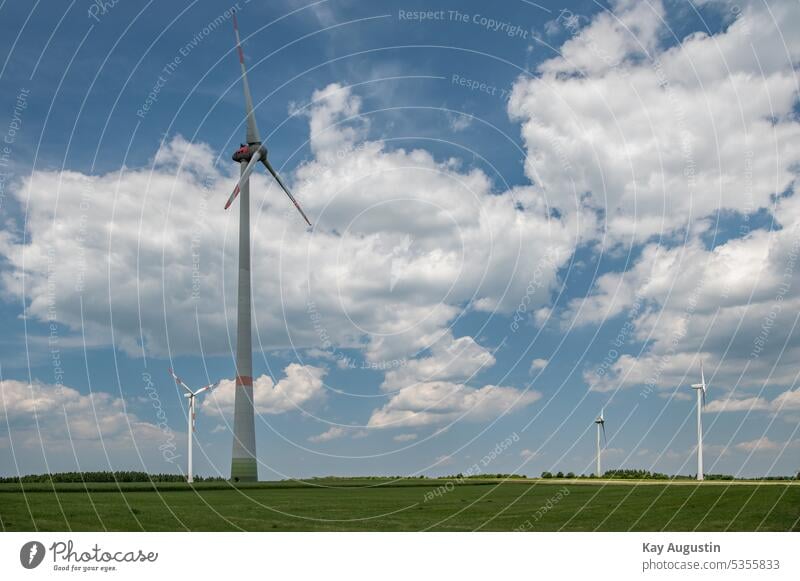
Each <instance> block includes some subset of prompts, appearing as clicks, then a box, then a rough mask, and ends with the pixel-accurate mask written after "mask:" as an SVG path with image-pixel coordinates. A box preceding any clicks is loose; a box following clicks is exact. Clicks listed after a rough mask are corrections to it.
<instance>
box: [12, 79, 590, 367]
mask: <svg viewBox="0 0 800 581" xmlns="http://www.w3.org/2000/svg"><path fill="white" fill-rule="evenodd" d="M360 107H361V100H360V98H359V97H358V96H357V95H356V94H354V93H353V91H352V90H351V89H349V88H346V87H343V86H341V85H336V84H334V85H330V86H328V87H325V88H324V89H321V90H319V91H316V92H315V93H314V95H313V99H312V101H311V102H310V103H309V105H308V106H307V107H305V108H298V111H302V114H303V115H306V116H307V118H308V120H309V128H310V136H311V148H312V152H313V153H314V156H313V158H311V159H310V160H308V161H307V162H304V163H303V164H301V165H300V166H299V167H298V168H297V169H296V171H295V172H294V173H292V172H284V173H286V177H287V180H288V181H289V182H290V183H291V185H292V186H293V188H294V191H295V194H296V195H297V197H298V199H300V201H301V203H302V204H303V205H304V206H305V208H306V210H307V212H308V213H309V215H311V216H312V218H313V220H314V222H315V224H316V226H315V228H314V230H313V231H306V230H305V229H304V226H303V224H302V221H301V220H300V219H299V218H298V217H297V216H296V215H295V213H294V210H293V209H292V208H291V206H290V205H289V204H288V203H287V201H286V199H285V196H284V195H283V194H282V193H280V192H279V191H278V190H277V188H276V187H275V185H274V183H272V181H271V179H267V177H266V176H265V175H264V174H263V173H261V172H257V173H256V174H254V177H253V178H252V184H251V191H252V201H251V203H252V207H253V211H252V222H253V251H252V256H254V257H258V259H257V260H256V261H254V264H253V292H254V294H253V310H254V317H255V324H256V329H255V331H256V339H257V340H258V341H259V342H260V343H261V345H262V346H263V347H264V348H266V349H271V348H276V347H286V346H288V345H293V346H295V347H306V348H317V349H325V350H328V351H330V350H331V349H334V348H340V347H352V348H358V349H363V350H365V352H366V355H367V356H368V357H369V358H370V359H371V360H373V361H377V360H382V359H395V358H402V357H408V356H410V355H411V356H413V355H414V354H415V353H417V352H419V351H421V350H424V349H426V348H428V347H429V346H430V345H432V344H433V343H435V342H436V341H437V340H438V339H439V337H440V336H441V335H442V333H444V332H446V330H447V328H448V325H449V323H450V322H451V321H452V320H453V319H454V318H455V317H456V315H458V313H460V312H462V310H463V308H464V305H470V307H469V308H474V309H475V310H483V311H489V312H491V311H495V310H496V311H500V312H511V311H512V310H513V309H515V308H516V307H517V305H518V303H519V301H520V298H521V297H522V296H524V295H525V292H526V291H525V289H526V287H527V285H528V284H529V281H530V279H531V277H532V276H533V273H534V271H537V269H538V271H537V273H538V274H537V276H538V277H539V280H540V281H541V284H540V285H539V286H537V288H536V293H535V294H534V295H533V296H530V297H528V300H530V302H531V303H532V306H539V305H541V304H543V303H545V302H546V301H547V300H548V292H549V290H550V289H551V287H552V285H553V284H554V283H555V282H556V272H557V269H558V267H559V265H560V264H561V261H564V260H566V259H567V258H568V257H569V255H570V254H571V252H572V248H573V247H574V244H575V241H576V238H577V234H576V232H577V229H576V227H575V223H574V222H570V221H569V220H567V219H565V220H561V219H558V218H554V217H553V216H552V215H551V214H550V213H549V212H548V209H547V206H546V204H545V202H544V200H543V199H541V198H540V197H539V196H537V195H536V193H535V191H534V190H533V189H532V188H525V187H522V188H517V189H515V190H513V191H505V192H496V191H495V190H494V187H493V184H492V183H491V181H490V180H489V178H488V177H487V176H486V174H484V173H483V172H481V171H479V170H473V169H462V168H461V166H460V163H459V162H458V161H457V160H455V159H442V160H437V159H435V158H434V157H433V155H431V154H430V153H429V152H427V151H425V150H422V149H414V150H404V149H393V150H389V149H387V148H386V147H385V146H384V144H383V143H382V142H380V141H370V140H367V139H366V137H365V133H364V131H363V125H364V124H363V122H362V121H360V118H359V111H360ZM214 159H215V152H212V151H211V150H210V149H209V147H208V146H207V145H204V144H199V143H189V142H187V141H186V140H185V139H183V138H182V137H180V136H176V137H173V138H171V139H168V140H167V141H165V143H164V144H163V146H162V147H161V148H160V149H159V151H158V152H157V153H156V154H155V156H154V159H153V163H152V164H151V166H150V167H146V168H124V169H122V170H120V171H116V172H110V173H107V174H103V175H86V174H82V173H79V172H72V171H64V172H56V171H40V170H37V171H35V172H34V173H33V174H32V175H31V176H29V177H28V178H27V179H25V180H23V183H22V184H21V187H19V188H17V189H16V190H15V191H14V192H13V193H14V195H15V196H17V197H18V198H19V199H20V201H22V202H24V203H25V204H26V205H27V207H28V208H29V213H28V220H27V223H26V226H27V229H28V231H27V232H26V233H25V236H23V235H22V233H17V234H16V235H14V234H11V233H5V234H3V236H2V237H0V255H2V256H3V258H4V259H5V260H6V263H7V265H8V268H6V269H4V271H3V273H2V284H3V287H4V289H5V290H6V292H7V293H10V295H11V296H13V297H16V298H20V299H21V298H22V297H23V291H22V285H21V281H22V279H23V277H24V278H25V281H26V283H25V293H24V298H25V301H26V316H29V317H32V318H34V319H38V320H43V321H44V320H50V319H54V320H55V321H57V322H59V323H61V324H64V325H66V326H67V327H68V328H70V329H73V330H76V331H77V330H79V329H81V328H82V327H83V330H84V331H85V332H86V335H87V337H88V338H89V340H90V341H92V343H93V344H96V345H108V344H111V342H112V333H111V331H112V324H113V341H114V345H115V346H116V347H118V348H120V349H122V350H124V351H125V352H127V353H129V354H131V355H134V356H140V355H141V354H142V353H143V352H146V353H149V354H151V355H156V356H159V355H165V354H167V352H168V351H171V352H172V354H186V353H198V352H200V347H201V340H200V339H201V338H202V347H203V351H204V352H205V353H208V354H222V353H230V352H231V351H232V350H233V342H234V339H233V336H234V334H235V333H233V331H232V327H233V324H232V323H233V317H234V314H235V300H236V297H235V295H236V293H235V281H236V267H237V239H236V236H237V220H238V212H236V211H235V210H234V211H228V212H225V211H223V209H222V205H223V203H224V200H225V199H226V198H227V195H228V193H229V190H230V187H231V184H232V183H233V179H234V178H233V174H234V169H235V168H232V167H228V166H227V165H224V166H216V165H214ZM274 163H276V165H278V166H280V163H279V160H276V161H275V162H274ZM55 199H57V200H58V204H57V205H56V204H54V203H53V200H55ZM234 208H235V207H234ZM264 232H269V233H270V235H269V236H267V235H264V234H262V233H264ZM408 240H411V241H412V243H411V244H410V245H409V244H405V245H404V241H408ZM398 248H400V249H401V250H402V252H398ZM547 252H549V253H550V254H548V256H556V255H557V256H559V257H560V258H559V262H558V263H555V262H553V261H549V262H546V263H544V266H541V264H540V263H542V259H543V256H544V255H545V253H547ZM537 265H539V266H537ZM89 298H91V300H89ZM112 321H113V323H112ZM168 339H169V340H168ZM168 346H169V347H168Z"/></svg>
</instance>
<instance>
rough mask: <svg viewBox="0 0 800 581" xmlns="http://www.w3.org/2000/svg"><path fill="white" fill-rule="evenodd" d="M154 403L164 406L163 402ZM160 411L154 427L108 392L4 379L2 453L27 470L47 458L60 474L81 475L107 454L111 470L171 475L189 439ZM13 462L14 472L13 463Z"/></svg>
mask: <svg viewBox="0 0 800 581" xmlns="http://www.w3.org/2000/svg"><path fill="white" fill-rule="evenodd" d="M153 401H154V402H158V403H159V404H160V400H158V399H157V398H156V399H153ZM154 410H156V408H154ZM156 412H158V413H159V415H160V416H161V417H159V418H157V423H152V422H148V421H144V420H142V419H140V418H139V417H138V416H137V415H136V414H133V413H131V412H129V411H127V408H126V404H125V402H124V401H123V400H122V399H121V398H118V397H114V396H112V395H111V394H109V393H106V392H100V391H95V392H92V393H88V394H83V393H81V392H80V391H78V390H77V389H74V388H72V387H68V386H65V385H50V384H45V383H39V382H34V383H32V384H31V383H27V382H22V381H16V380H3V381H2V382H0V425H4V426H5V428H6V430H7V432H6V433H7V434H8V435H7V436H2V437H0V448H7V449H8V453H13V456H14V458H13V461H14V463H15V464H17V463H21V464H22V465H24V466H27V465H28V464H29V462H30V460H31V457H32V456H36V457H38V458H41V456H40V455H42V454H43V455H44V456H45V458H46V461H47V462H48V465H49V466H51V468H53V469H55V470H77V469H79V468H80V467H81V465H82V463H83V464H87V465H89V466H92V467H93V468H94V467H96V463H97V461H98V457H100V458H102V457H103V455H105V458H106V459H107V460H108V462H109V464H108V467H109V468H110V469H123V468H130V467H131V465H136V466H138V467H139V468H142V467H143V466H144V467H145V468H147V466H149V467H150V468H151V469H157V470H165V469H168V468H165V464H164V463H165V462H166V463H171V462H173V461H174V460H175V459H177V458H178V457H180V455H181V452H180V450H183V442H185V434H181V433H177V434H176V433H175V432H173V431H172V429H171V428H170V427H169V426H168V424H167V418H166V416H165V415H164V412H163V410H162V409H161V408H160V405H159V408H158V410H156V411H154V413H156ZM6 430H4V431H6ZM178 446H180V448H178ZM3 455H4V456H5V455H6V453H5V452H4V454H3ZM7 461H8V462H9V463H8V464H7V465H6V466H5V467H6V469H10V468H11V461H12V459H11V458H8V460H7ZM156 467H157V468H156ZM175 469H176V465H175V464H174V463H173V464H172V470H175Z"/></svg>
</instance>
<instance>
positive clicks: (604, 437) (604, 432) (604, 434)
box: [600, 422, 608, 446]
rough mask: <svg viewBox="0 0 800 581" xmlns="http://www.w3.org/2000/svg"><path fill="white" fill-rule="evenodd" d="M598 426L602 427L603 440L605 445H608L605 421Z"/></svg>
mask: <svg viewBox="0 0 800 581" xmlns="http://www.w3.org/2000/svg"><path fill="white" fill-rule="evenodd" d="M600 427H601V428H603V442H605V444H606V446H608V438H606V424H605V422H603V423H601V424H600Z"/></svg>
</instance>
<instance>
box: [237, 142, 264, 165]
mask: <svg viewBox="0 0 800 581" xmlns="http://www.w3.org/2000/svg"><path fill="white" fill-rule="evenodd" d="M256 153H259V154H260V156H261V157H263V158H264V159H267V147H266V146H265V145H264V144H263V143H261V142H258V141H257V142H255V143H242V144H241V146H240V147H239V149H237V150H236V151H234V152H233V155H232V156H231V157H232V159H233V161H235V162H237V163H241V162H243V161H250V160H251V159H253V156H254V155H255V154H256Z"/></svg>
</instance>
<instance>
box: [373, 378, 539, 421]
mask: <svg viewBox="0 0 800 581" xmlns="http://www.w3.org/2000/svg"><path fill="white" fill-rule="evenodd" d="M540 397H541V394H540V393H538V392H535V391H532V390H528V391H520V390H517V389H514V388H511V387H499V386H496V385H486V386H484V387H481V388H473V387H468V386H466V385H462V384H456V383H450V382H446V381H433V382H426V383H416V384H414V385H411V386H409V387H406V388H403V389H401V390H400V391H399V392H397V393H396V394H395V395H393V396H392V398H391V399H390V400H389V402H388V403H386V404H385V405H384V406H383V407H381V408H380V409H377V410H375V411H374V412H373V413H372V416H371V417H370V419H369V423H368V425H369V427H372V428H399V427H425V426H435V425H441V424H445V423H452V422H455V421H460V420H464V421H484V420H488V419H495V418H497V417H498V416H500V415H502V414H505V413H509V412H511V411H512V410H513V409H514V408H522V407H525V406H528V405H530V404H532V403H534V402H535V401H537V400H538V399H539V398H540Z"/></svg>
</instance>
